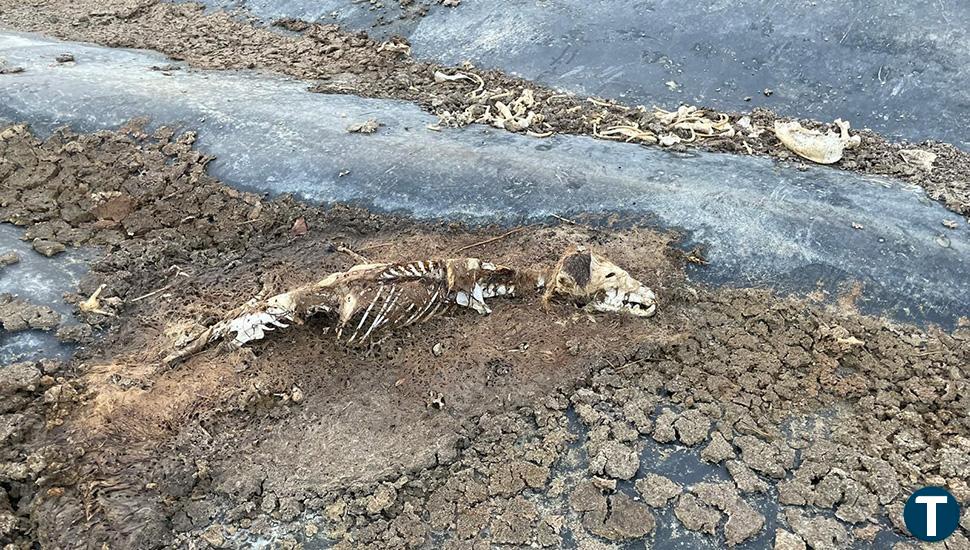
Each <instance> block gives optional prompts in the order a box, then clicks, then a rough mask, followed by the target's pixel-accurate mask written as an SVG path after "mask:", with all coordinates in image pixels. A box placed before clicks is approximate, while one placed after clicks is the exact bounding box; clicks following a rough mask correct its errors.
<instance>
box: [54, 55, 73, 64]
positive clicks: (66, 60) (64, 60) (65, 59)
mask: <svg viewBox="0 0 970 550" xmlns="http://www.w3.org/2000/svg"><path fill="white" fill-rule="evenodd" d="M54 59H55V60H56V61H57V62H58V63H71V62H73V61H74V55H73V54H69V53H62V54H61V55H59V56H57V57H55V58H54Z"/></svg>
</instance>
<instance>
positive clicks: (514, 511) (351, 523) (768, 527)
mask: <svg viewBox="0 0 970 550" xmlns="http://www.w3.org/2000/svg"><path fill="white" fill-rule="evenodd" d="M192 141H193V136H192V135H191V134H184V135H174V134H173V133H172V132H171V131H169V130H166V129H164V128H163V129H160V130H158V131H156V132H154V134H153V135H147V134H146V133H144V131H142V130H141V129H140V127H139V126H138V125H131V126H130V127H128V128H126V129H124V130H123V131H119V132H101V133H97V134H85V135H77V134H73V133H71V132H70V131H66V130H64V131H59V132H55V133H54V135H52V136H51V137H50V138H49V139H46V140H43V141H42V140H38V139H37V138H35V137H34V136H33V135H31V134H30V132H29V131H28V130H27V129H26V128H24V127H9V128H5V129H0V196H2V197H3V198H2V201H0V220H3V221H7V222H12V223H16V224H18V225H21V226H24V227H25V228H26V231H27V233H28V235H27V238H32V237H34V236H38V235H41V236H43V237H44V238H45V239H47V240H50V241H51V242H59V243H62V244H64V245H65V246H85V247H100V259H99V260H98V261H96V262H95V263H94V264H93V265H92V271H91V274H90V276H89V277H88V278H87V279H85V280H84V281H83V282H82V284H81V287H80V288H79V289H78V293H77V295H75V296H72V297H70V299H71V300H72V301H74V302H79V301H81V300H83V299H85V298H87V297H88V296H89V295H90V294H91V293H93V292H94V291H95V290H96V289H97V288H98V287H99V286H100V285H102V284H103V285H105V287H104V291H103V292H102V294H101V295H100V298H99V300H100V306H101V307H102V308H103V309H105V310H106V311H107V312H109V313H111V315H110V316H109V315H100V314H92V313H87V314H85V313H83V312H79V315H80V316H81V317H82V319H83V320H84V321H85V322H86V323H88V324H90V325H93V326H95V327H97V328H100V329H102V330H103V336H102V337H101V338H100V339H99V340H98V341H97V342H96V343H91V344H86V345H82V346H81V347H80V348H79V349H78V352H77V354H76V355H75V358H74V359H73V360H72V361H70V362H66V363H59V362H51V361H47V362H39V363H21V364H17V365H5V366H3V367H0V395H2V399H0V404H2V405H0V407H2V410H0V440H2V443H3V445H2V449H3V450H2V453H3V456H0V542H3V543H10V544H13V548H29V547H30V546H31V544H32V543H34V542H39V543H40V544H41V545H42V546H43V547H51V548H72V547H77V548H84V547H98V548H100V547H102V545H103V544H107V545H108V546H109V547H112V548H114V547H119V548H121V547H124V548H155V547H206V546H208V547H240V546H246V545H256V544H261V543H265V542H266V541H270V542H271V544H272V545H273V546H274V547H278V548H296V547H307V548H312V547H319V546H321V545H322V544H323V541H324V540H327V539H330V541H331V542H332V543H336V544H337V545H338V546H339V547H342V548H356V547H389V548H393V547H401V548H404V547H420V546H423V547H446V548H469V547H482V548H484V547H491V546H493V545H497V544H503V545H512V546H527V545H532V546H535V545H539V546H553V547H555V546H577V545H578V546H582V547H595V546H604V545H610V544H614V543H616V544H619V543H621V542H623V541H633V540H640V539H641V538H644V537H645V538H646V539H647V540H650V539H651V537H656V538H657V539H658V541H659V540H660V539H659V537H665V538H669V536H670V535H671V531H670V529H671V528H673V529H675V533H676V534H678V536H680V535H683V534H684V533H695V532H696V533H697V536H704V537H710V538H709V540H711V541H713V544H728V545H734V544H744V543H745V542H747V543H748V544H756V545H764V544H770V542H771V541H773V540H778V541H781V542H782V543H788V544H791V545H793V546H791V547H798V544H799V543H808V544H809V545H811V547H813V548H835V547H842V546H845V545H847V544H850V543H853V542H858V543H862V544H866V543H870V542H871V541H873V540H875V539H874V537H877V536H884V535H883V534H880V533H884V532H888V531H895V534H894V535H893V537H895V538H894V539H890V540H901V539H902V538H904V537H905V531H904V528H903V526H902V524H901V506H902V502H903V501H904V500H905V498H906V497H907V496H908V494H909V491H910V490H911V489H913V488H915V487H917V486H923V485H941V486H945V487H947V488H948V489H949V490H950V491H951V492H952V493H953V494H954V495H955V496H957V498H958V499H959V500H960V501H961V503H962V505H963V506H964V509H966V507H967V505H968V504H970V487H968V486H967V480H968V479H970V471H968V467H970V466H968V465H970V421H968V417H967V414H966V411H967V410H968V408H970V401H968V399H970V391H968V390H970V383H968V377H970V327H968V326H967V323H964V324H963V325H962V326H961V327H960V328H958V329H957V330H956V331H954V332H951V333H947V332H943V331H940V330H936V329H934V328H929V329H920V328H917V327H912V326H904V325H899V324H893V323H890V322H887V321H884V320H880V319H875V318H870V317H864V316H860V315H858V314H856V313H853V312H852V311H851V308H850V307H849V305H850V302H849V301H846V302H844V303H843V307H841V308H839V309H836V308H832V307H824V306H822V305H819V304H814V303H811V302H809V301H806V300H799V299H795V298H784V297H778V296H774V295H772V294H771V293H770V292H768V291H763V290H754V289H740V290H712V289H706V288H699V287H695V286H692V285H691V284H689V283H688V282H687V281H686V280H685V278H684V272H683V262H684V261H685V258H684V254H683V253H681V252H680V251H678V250H677V249H676V248H673V247H672V246H671V245H672V244H673V243H674V239H675V237H674V236H671V235H667V234H660V233H657V232H655V231H652V230H650V229H647V228H626V229H622V230H621V229H611V228H608V227H607V228H604V229H596V230H593V229H589V228H586V227H584V226H580V225H562V226H554V227H539V226H535V227H527V228H522V229H520V230H519V231H517V232H515V233H513V234H510V235H506V236H505V237H503V238H501V239H498V240H495V241H492V242H489V243H487V244H482V245H479V246H476V247H474V248H472V249H471V250H469V251H467V252H465V254H475V255H479V256H482V257H487V258H490V259H494V260H496V261H500V262H503V263H507V264H510V265H530V264H533V263H542V262H551V261H554V260H555V259H556V258H557V257H558V255H559V253H560V252H561V251H562V249H563V248H564V247H565V246H566V245H568V244H571V243H585V244H590V245H592V246H595V247H597V248H598V249H600V250H601V251H603V252H604V253H605V254H606V255H608V256H609V257H610V258H611V259H613V260H614V261H616V262H617V263H618V264H620V265H622V266H623V267H625V268H627V269H628V270H629V271H630V272H631V274H633V275H634V276H636V277H638V278H640V279H641V280H643V281H644V282H646V283H647V284H649V285H651V286H652V287H653V288H654V290H655V291H656V293H657V295H658V297H659V312H658V314H657V316H656V317H655V318H652V319H649V320H642V319H627V318H612V317H604V316H589V315H587V314H584V313H581V312H579V311H577V310H576V309H575V308H574V307H573V306H570V305H567V304H552V305H551V306H549V307H548V308H543V307H542V306H541V304H539V303H536V302H534V301H530V300H527V299H524V300H510V301H508V302H505V303H498V304H496V306H495V307H494V312H493V313H492V314H491V315H489V316H486V317H479V316H477V315H474V314H468V315H455V316H454V317H449V318H442V319H438V320H436V321H434V322H432V323H429V324H427V325H423V326H419V327H416V328H413V329H412V330H410V331H408V332H403V333H400V334H396V335H395V336H394V337H392V338H391V339H389V340H387V341H385V342H383V343H382V344H380V345H379V346H375V347H374V348H373V349H369V350H349V349H345V348H342V347H338V346H335V345H334V344H333V343H332V342H331V341H329V340H328V339H327V337H326V336H322V335H320V333H319V330H315V329H319V327H317V326H315V325H314V323H313V322H310V323H308V324H307V325H306V326H303V327H295V328H291V329H288V330H286V331H283V332H280V333H277V334H274V335H272V336H271V337H270V338H267V339H266V340H264V341H262V342H260V343H258V344H257V345H254V346H251V347H249V348H246V349H242V350H236V351H224V350H212V351H209V352H206V353H204V354H201V355H198V356H195V357H193V358H191V359H190V360H189V361H188V362H186V363H184V364H182V365H180V366H178V367H177V368H174V369H167V368H163V367H162V366H161V364H160V361H159V358H160V356H161V355H163V354H164V352H165V351H167V350H168V349H169V348H170V347H171V346H172V345H173V342H174V341H176V340H177V339H178V338H179V337H180V336H181V335H183V334H185V333H186V332H188V331H192V330H193V328H194V327H195V326H196V325H197V324H199V323H205V322H207V321H209V320H212V319H214V318H218V317H219V316H220V315H221V314H223V313H224V312H225V311H227V310H228V309H230V308H232V307H234V306H236V305H238V304H239V303H241V302H243V301H245V300H247V299H248V298H250V297H252V296H254V295H257V294H260V293H263V294H268V293H275V292H278V291H280V290H283V289H285V288H288V287H291V286H293V285H296V284H300V283H304V282H308V281H310V280H313V279H316V278H319V277H321V276H322V275H324V274H326V273H328V272H331V271H335V270H341V269H346V268H348V267H349V266H350V265H352V264H353V263H354V259H353V258H351V257H349V256H348V255H346V254H343V253H341V252H339V251H338V250H337V248H338V247H339V246H341V245H345V246H347V247H350V248H352V249H354V250H356V251H358V252H359V253H361V254H364V255H367V256H369V257H371V258H373V259H378V260H396V259H412V258H415V257H437V256H447V255H450V254H451V253H452V252H454V251H456V250H459V249H460V248H462V247H464V246H467V245H471V244H475V243H477V242H480V241H484V240H487V239H488V238H489V237H491V236H493V235H499V234H501V231H502V230H498V229H496V230H488V229H483V230H476V231H471V230H468V229H466V228H463V227H461V226H458V225H450V224H449V225H445V224H437V225H428V224H424V225H422V224H416V223H414V222H412V221H409V220H406V219H400V218H394V217H389V216H378V215H374V214H371V213H368V212H365V211H362V210H358V209H355V208H349V207H344V206H335V207H331V208H320V207H313V206H307V205H303V204H299V203H297V202H295V201H293V200H290V199H288V198H285V197H284V198H281V199H278V200H275V201H266V200H264V199H262V198H261V197H259V196H255V195H251V194H247V193H241V192H238V191H235V190H232V189H230V188H228V187H225V186H223V185H222V184H220V183H219V182H218V181H215V180H214V179H213V178H211V177H210V176H209V175H207V174H206V170H205V166H206V164H207V162H208V161H209V160H210V159H208V158H207V157H206V156H205V155H203V154H201V153H200V152H198V151H196V150H194V149H193V148H192ZM294 229H295V230H294ZM304 229H306V231H304ZM684 456H690V457H694V458H693V459H692V460H694V461H696V462H697V464H702V463H706V464H709V465H710V468H712V470H711V471H713V472H715V474H714V475H713V477H711V475H705V477H704V478H703V479H688V478H686V477H685V478H677V476H675V475H674V473H675V472H674V473H672V471H670V470H669V468H665V464H667V461H668V460H671V457H684ZM718 472H719V473H718ZM675 525H679V526H680V527H672V526H675ZM663 530H666V531H663ZM661 532H663V533H664V534H661ZM968 534H970V515H966V516H965V517H964V521H963V523H962V528H961V531H960V532H958V533H957V534H955V535H954V536H953V537H951V538H950V540H949V541H948V542H947V546H946V547H947V548H967V547H968V545H970V543H968V541H967V536H968ZM879 540H880V541H883V540H886V539H879ZM261 541H262V542H261Z"/></svg>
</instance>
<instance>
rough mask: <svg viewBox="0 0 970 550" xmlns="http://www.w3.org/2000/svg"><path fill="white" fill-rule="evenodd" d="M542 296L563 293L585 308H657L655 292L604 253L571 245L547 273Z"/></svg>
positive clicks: (638, 312)
mask: <svg viewBox="0 0 970 550" xmlns="http://www.w3.org/2000/svg"><path fill="white" fill-rule="evenodd" d="M550 280H551V281H552V283H551V285H550V286H549V287H548V288H547V289H546V293H545V298H546V299H547V300H548V299H550V298H552V297H554V296H565V297H568V298H571V299H573V300H574V301H576V302H578V303H580V304H583V305H584V307H585V308H586V309H587V310H589V311H599V312H604V313H624V314H627V315H633V316H636V317H651V316H652V315H653V314H654V313H656V311H657V304H656V296H655V295H654V293H653V291H652V290H650V288H649V287H647V286H645V285H644V284H643V283H641V282H640V281H638V280H636V279H634V278H633V277H631V276H630V274H629V273H627V272H626V271H625V270H623V269H622V268H621V267H619V266H617V265H616V264H614V263H613V262H611V261H609V260H607V259H606V258H605V257H603V256H601V255H599V254H597V253H595V252H592V251H590V250H587V249H586V248H582V247H579V248H573V249H570V250H568V251H567V252H566V254H564V255H563V257H562V259H561V260H559V264H558V265H556V267H555V269H554V270H553V272H552V275H551V277H550Z"/></svg>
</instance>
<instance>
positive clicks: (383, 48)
mask: <svg viewBox="0 0 970 550" xmlns="http://www.w3.org/2000/svg"><path fill="white" fill-rule="evenodd" d="M377 51H379V52H395V53H399V54H404V55H405V56H408V55H411V45H410V44H408V43H406V42H383V43H381V45H380V46H378V47H377Z"/></svg>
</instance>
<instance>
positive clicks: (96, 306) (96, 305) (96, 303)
mask: <svg viewBox="0 0 970 550" xmlns="http://www.w3.org/2000/svg"><path fill="white" fill-rule="evenodd" d="M104 288H105V285H101V286H99V287H98V289H97V290H95V291H94V293H92V294H91V296H90V297H88V299H87V300H84V301H83V302H80V303H78V305H77V307H78V309H80V310H81V311H83V312H84V313H97V314H99V315H109V316H110V315H114V314H113V313H111V312H109V311H105V310H104V309H102V308H101V301H100V299H99V298H100V297H101V293H102V292H104Z"/></svg>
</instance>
